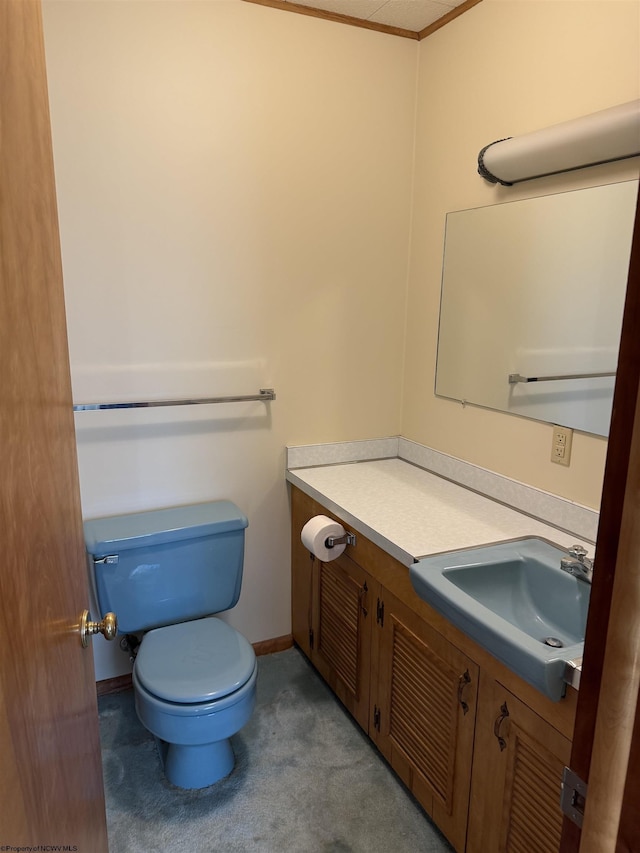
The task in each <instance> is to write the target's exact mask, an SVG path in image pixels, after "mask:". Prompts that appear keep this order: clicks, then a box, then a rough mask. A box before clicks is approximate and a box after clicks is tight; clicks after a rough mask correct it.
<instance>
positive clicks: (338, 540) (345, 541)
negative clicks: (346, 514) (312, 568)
mask: <svg viewBox="0 0 640 853" xmlns="http://www.w3.org/2000/svg"><path fill="white" fill-rule="evenodd" d="M324 544H325V547H326V548H333V546H334V545H355V544H356V535H355V533H349V532H348V531H347V532H346V533H345V534H344V536H327V538H326V539H325V540H324Z"/></svg>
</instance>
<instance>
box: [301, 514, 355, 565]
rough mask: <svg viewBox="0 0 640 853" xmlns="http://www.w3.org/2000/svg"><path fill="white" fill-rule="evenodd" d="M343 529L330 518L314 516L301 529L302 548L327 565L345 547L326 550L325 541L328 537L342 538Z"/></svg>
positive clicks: (336, 546) (338, 546) (337, 546)
mask: <svg viewBox="0 0 640 853" xmlns="http://www.w3.org/2000/svg"><path fill="white" fill-rule="evenodd" d="M344 534H345V529H344V527H343V526H342V525H341V524H339V523H338V522H337V521H334V520H333V519H332V518H327V516H326V515H314V517H313V518H310V519H309V521H307V523H306V524H305V526H304V527H303V528H302V533H301V535H300V538H301V539H302V544H303V545H304V547H305V548H306V549H307V550H308V551H311V553H312V554H315V556H316V557H317V558H318V559H319V560H322V561H323V562H324V563H328V562H329V561H330V560H335V559H336V557H339V556H340V554H342V552H343V551H344V549H345V548H346V547H347V546H346V545H344V544H343V545H334V546H333V548H327V546H326V544H325V543H326V540H327V537H328V536H344Z"/></svg>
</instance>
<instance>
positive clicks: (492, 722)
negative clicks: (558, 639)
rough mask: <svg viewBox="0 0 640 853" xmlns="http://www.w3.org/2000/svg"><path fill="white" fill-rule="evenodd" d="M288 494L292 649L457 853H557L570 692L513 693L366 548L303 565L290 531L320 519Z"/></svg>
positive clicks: (363, 544) (303, 498) (308, 558)
mask: <svg viewBox="0 0 640 853" xmlns="http://www.w3.org/2000/svg"><path fill="white" fill-rule="evenodd" d="M291 491H292V521H293V524H292V611H293V612H292V618H293V638H294V640H295V642H296V643H297V644H298V646H299V647H300V649H301V650H302V651H303V652H304V653H305V654H306V655H307V656H308V657H309V659H310V660H311V662H312V663H313V664H314V666H315V667H316V668H317V670H318V672H320V674H321V675H322V676H323V678H324V679H325V680H326V681H327V683H328V684H329V685H330V687H331V688H332V689H333V690H334V692H335V693H336V695H337V696H338V697H339V698H340V700H341V701H342V702H343V704H344V705H345V706H346V707H347V708H348V710H349V711H350V712H351V714H352V715H353V716H354V718H355V719H356V720H357V721H358V722H359V724H360V725H361V726H362V728H363V729H364V730H365V731H367V732H368V734H369V737H370V738H371V739H372V740H373V742H374V743H375V744H376V746H377V747H378V749H379V750H380V752H381V753H382V755H384V757H385V758H386V759H387V761H388V762H389V764H390V765H391V766H392V767H393V769H394V770H395V771H396V773H397V774H398V776H399V777H400V778H401V779H402V781H403V782H404V783H405V784H406V785H407V787H408V788H409V789H410V790H411V791H412V793H413V794H414V796H415V797H416V799H417V800H418V802H420V804H421V805H422V806H423V808H424V809H425V811H426V812H427V814H429V815H430V816H431V817H432V818H433V821H434V823H435V824H436V825H437V826H438V827H439V828H440V830H441V831H442V832H443V834H444V835H445V836H446V837H447V838H448V839H449V841H450V842H451V844H452V845H453V847H454V848H455V849H456V850H457V851H459V853H462V851H465V850H466V851H467V853H557V851H558V849H559V843H560V832H561V825H562V816H561V813H560V807H559V802H560V785H561V779H562V771H563V768H564V766H565V764H568V762H569V757H570V750H571V741H570V739H569V738H570V735H571V732H572V729H573V718H574V715H575V701H576V695H575V691H572V695H571V696H569V697H567V699H565V700H563V701H562V702H551V700H548V699H546V698H545V697H544V696H542V694H540V693H539V692H538V691H536V690H534V688H532V687H530V686H529V685H527V684H525V683H524V682H522V681H521V680H520V679H519V678H517V676H515V675H513V673H511V672H510V671H508V670H507V669H505V667H503V666H502V665H501V664H500V663H498V662H497V661H496V660H495V658H493V657H491V656H490V655H489V654H488V653H487V652H485V651H484V650H483V649H481V648H480V647H478V646H477V645H476V644H475V643H473V641H471V640H470V639H469V638H468V637H466V636H464V635H463V634H461V633H460V632H459V631H457V629H455V628H454V627H453V626H451V625H450V623H448V622H447V621H446V620H444V619H443V618H442V617H440V616H438V615H437V614H436V613H435V612H434V611H433V610H432V609H431V608H429V607H428V605H426V603H425V602H423V601H421V600H420V599H419V598H418V596H417V595H416V594H415V592H414V591H413V588H412V587H411V583H410V579H409V574H408V571H407V569H406V567H405V566H402V565H401V564H400V563H398V562H397V561H396V560H394V559H393V558H392V557H390V556H389V555H388V554H386V553H384V552H383V551H382V550H381V549H380V548H378V547H377V546H376V545H374V544H373V543H372V542H370V541H369V540H367V539H366V538H365V537H363V536H360V535H358V537H357V544H356V546H355V547H352V546H347V549H346V551H345V552H344V553H343V554H342V555H341V556H340V557H338V558H337V559H336V560H333V561H331V562H329V563H323V562H322V561H321V560H318V559H315V558H313V557H312V555H310V554H309V552H308V551H307V550H306V549H305V548H304V546H303V545H302V543H301V541H300V531H301V529H302V527H303V526H304V524H305V523H306V522H307V521H308V519H309V518H311V517H312V516H314V515H318V514H330V513H328V512H327V510H326V509H325V508H324V507H322V506H321V505H320V504H319V503H317V502H316V501H314V500H313V499H312V498H310V497H308V496H307V495H305V494H304V493H302V492H300V491H299V490H298V489H296V488H295V487H292V490H291ZM502 681H504V682H505V684H506V685H508V688H509V689H508V688H507V687H505V686H503V684H502ZM514 691H515V692H514ZM516 692H517V694H518V695H517V696H516V695H515V693H516Z"/></svg>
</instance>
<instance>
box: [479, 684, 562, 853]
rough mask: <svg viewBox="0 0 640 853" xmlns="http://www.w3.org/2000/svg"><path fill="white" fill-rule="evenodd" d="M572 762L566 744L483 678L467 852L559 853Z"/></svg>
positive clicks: (518, 702) (508, 693) (518, 703)
mask: <svg viewBox="0 0 640 853" xmlns="http://www.w3.org/2000/svg"><path fill="white" fill-rule="evenodd" d="M570 756H571V741H570V740H569V739H568V738H566V737H564V736H563V735H562V734H560V732H559V731H558V730H557V729H555V728H554V727H553V726H551V725H550V724H549V723H547V722H546V721H545V720H543V719H542V717H540V716H538V715H537V714H535V713H534V712H533V711H532V710H531V709H530V708H528V707H527V705H525V704H524V703H523V702H521V701H520V700H519V699H518V698H517V697H516V696H514V695H513V694H512V693H511V692H509V691H508V690H506V689H505V688H504V687H503V686H502V684H500V683H499V682H498V681H495V680H493V679H491V678H489V677H485V676H484V673H483V674H482V675H481V677H480V698H479V701H478V714H477V719H476V743H475V751H474V757H473V777H472V782H471V805H470V809H469V831H468V836H467V853H488V851H495V853H515V851H529V850H531V851H535V853H557V851H558V850H559V849H560V836H561V833H562V812H561V810H560V789H561V784H562V772H563V769H564V767H565V765H568V764H569V759H570Z"/></svg>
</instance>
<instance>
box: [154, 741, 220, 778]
mask: <svg viewBox="0 0 640 853" xmlns="http://www.w3.org/2000/svg"><path fill="white" fill-rule="evenodd" d="M155 741H156V745H157V747H158V753H159V755H160V761H161V762H162V767H163V770H164V775H165V776H166V777H167V779H168V780H169V782H171V783H172V784H173V785H176V786H177V787H178V788H207V787H208V786H209V785H213V784H214V782H219V781H220V779H224V777H225V776H228V775H229V773H231V771H232V770H233V765H234V764H235V758H234V755H233V750H232V748H231V743H230V742H229V740H228V739H224V740H219V741H216V742H215V743H205V744H199V745H195V746H194V745H184V744H177V743H167V742H166V741H164V740H161V739H160V738H159V737H156V738H155Z"/></svg>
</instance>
